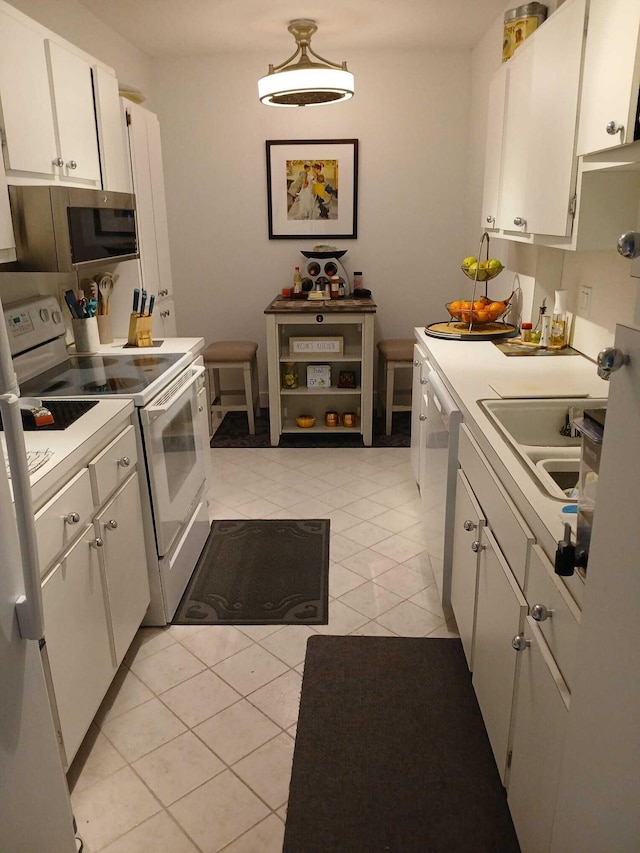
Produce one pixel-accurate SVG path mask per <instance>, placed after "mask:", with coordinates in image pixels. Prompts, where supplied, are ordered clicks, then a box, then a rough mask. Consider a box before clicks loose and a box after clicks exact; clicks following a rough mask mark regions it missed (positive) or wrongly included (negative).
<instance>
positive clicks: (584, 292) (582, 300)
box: [578, 284, 593, 320]
mask: <svg viewBox="0 0 640 853" xmlns="http://www.w3.org/2000/svg"><path fill="white" fill-rule="evenodd" d="M592 290H593V288H591V287H589V286H588V285H586V284H582V285H580V293H579V296H578V314H579V315H580V317H584V319H585V320H588V319H589V315H590V314H591V293H592Z"/></svg>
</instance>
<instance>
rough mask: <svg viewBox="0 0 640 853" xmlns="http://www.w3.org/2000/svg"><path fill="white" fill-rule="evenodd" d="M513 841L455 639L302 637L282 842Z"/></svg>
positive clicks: (442, 852)
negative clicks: (300, 675)
mask: <svg viewBox="0 0 640 853" xmlns="http://www.w3.org/2000/svg"><path fill="white" fill-rule="evenodd" d="M329 850H330V851H331V853H373V852H374V851H380V853H382V851H390V853H449V851H456V853H517V851H519V850H520V848H519V846H518V841H517V838H516V835H515V831H514V828H513V824H512V822H511V815H510V813H509V809H508V806H507V799H506V793H505V790H504V788H503V787H502V784H501V781H500V776H499V774H498V770H497V767H496V764H495V761H494V758H493V753H492V751H491V746H490V743H489V738H488V736H487V733H486V730H485V727H484V723H483V721H482V716H481V714H480V709H479V707H478V703H477V700H476V697H475V693H474V690H473V687H472V684H471V674H470V673H469V670H468V668H467V664H466V660H465V657H464V652H463V650H462V644H461V643H460V641H459V640H456V639H451V640H447V639H428V638H427V639H424V638H423V639H409V638H402V637H359V636H348V637H337V636H335V637H334V636H323V635H318V636H313V637H310V638H309V640H308V641H307V655H306V659H305V664H304V675H303V680H302V695H301V700H300V713H299V716H298V725H297V730H296V743H295V749H294V755H293V769H292V775H291V786H290V790H289V803H288V806H287V819H286V828H285V837H284V847H283V853H300V851H304V853H327V851H329Z"/></svg>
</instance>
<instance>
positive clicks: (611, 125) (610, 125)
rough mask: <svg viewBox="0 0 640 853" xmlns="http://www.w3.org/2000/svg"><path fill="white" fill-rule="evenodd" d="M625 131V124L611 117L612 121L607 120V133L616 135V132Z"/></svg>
mask: <svg viewBox="0 0 640 853" xmlns="http://www.w3.org/2000/svg"><path fill="white" fill-rule="evenodd" d="M623 131H624V125H623V124H618V122H617V121H614V120H613V119H611V121H609V122H607V133H608V134H609V136H615V135H616V133H622V132H623Z"/></svg>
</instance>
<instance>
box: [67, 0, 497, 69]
mask: <svg viewBox="0 0 640 853" xmlns="http://www.w3.org/2000/svg"><path fill="white" fill-rule="evenodd" d="M80 2H81V3H82V5H83V6H85V7H86V8H87V9H89V10H90V11H91V12H93V13H94V14H95V15H96V16H97V17H98V18H100V20H101V21H103V22H104V23H105V24H107V25H108V26H110V27H111V28H112V29H114V30H116V31H117V32H118V33H120V34H121V35H123V36H124V37H125V38H127V39H128V40H129V41H130V42H131V43H132V44H134V45H135V46H136V47H138V48H139V49H140V50H143V51H144V52H145V53H147V54H149V55H150V56H154V57H163V56H189V55H198V54H200V55H202V54H209V53H221V52H238V51H272V52H273V62H274V64H277V63H279V62H282V61H284V60H285V59H286V58H287V57H288V56H289V55H290V54H291V53H293V51H294V49H295V42H294V40H293V37H292V36H291V35H290V34H289V33H288V31H287V25H288V23H289V21H291V20H293V19H294V18H311V19H313V20H315V21H316V23H317V24H318V32H317V33H316V34H315V36H314V38H313V41H312V47H313V49H314V50H315V51H316V52H317V53H319V54H320V55H321V56H324V57H326V58H327V59H329V60H331V61H333V62H342V61H343V60H345V61H347V62H348V60H349V49H350V48H353V49H371V48H392V49H398V48H413V49H415V48H425V47H460V46H461V45H464V46H472V45H473V43H474V41H475V40H476V39H477V38H479V37H480V36H481V35H482V34H483V33H484V32H485V31H486V30H487V29H488V27H489V26H490V25H491V24H492V23H493V21H494V20H495V18H496V17H497V16H498V15H501V14H502V12H503V11H504V9H505V8H506V6H505V0H315V2H310V0H80ZM507 5H508V3H507Z"/></svg>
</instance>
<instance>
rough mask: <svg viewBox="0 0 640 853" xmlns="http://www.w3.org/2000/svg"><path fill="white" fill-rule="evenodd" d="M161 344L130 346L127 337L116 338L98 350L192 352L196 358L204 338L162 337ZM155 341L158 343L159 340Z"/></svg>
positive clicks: (103, 351)
mask: <svg viewBox="0 0 640 853" xmlns="http://www.w3.org/2000/svg"><path fill="white" fill-rule="evenodd" d="M160 340H161V341H162V343H161V344H159V346H152V347H128V346H125V344H126V343H127V339H126V338H114V340H113V341H112V342H111V343H110V344H101V345H100V349H99V350H97V352H99V353H101V354H104V353H112V352H114V351H117V352H118V353H131V352H143V351H144V352H150V353H153V354H156V355H162V354H163V353H168V352H180V353H184V352H190V353H191V354H192V355H193V357H194V358H195V357H196V356H197V355H199V353H200V352H201V351H202V350H203V349H204V338H161V339H160ZM154 343H158V342H157V341H156V342H154ZM69 352H70V353H72V352H75V348H74V347H73V346H71V347H69Z"/></svg>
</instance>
